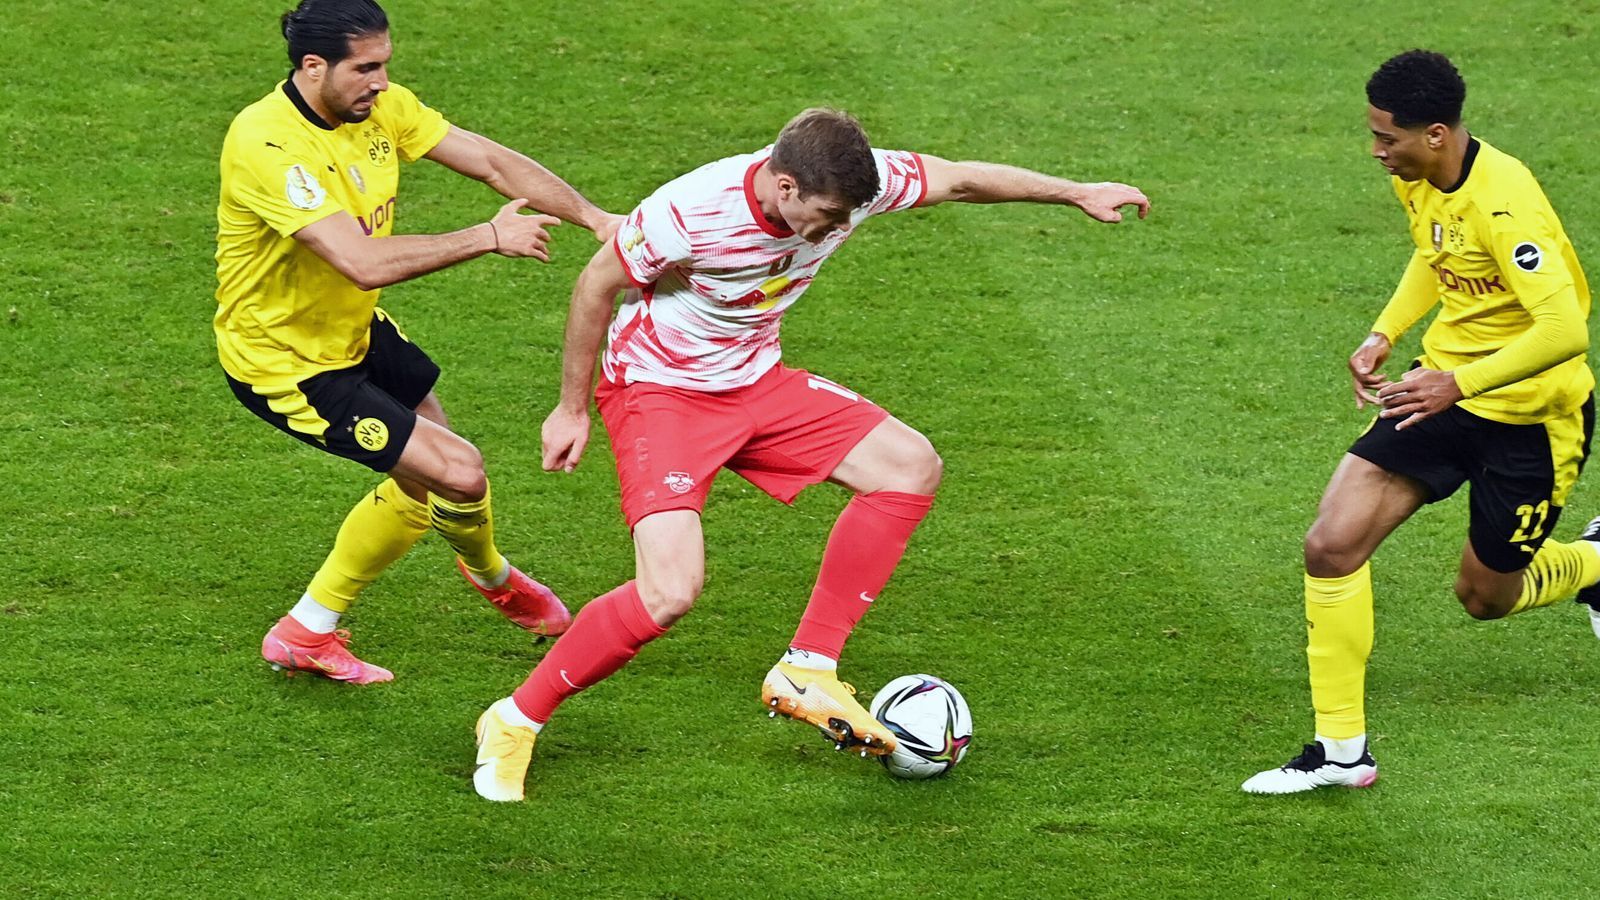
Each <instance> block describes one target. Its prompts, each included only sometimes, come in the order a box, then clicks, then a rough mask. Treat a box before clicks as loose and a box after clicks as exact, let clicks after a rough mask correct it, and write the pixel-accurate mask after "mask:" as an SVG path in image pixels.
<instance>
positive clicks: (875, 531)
mask: <svg viewBox="0 0 1600 900" xmlns="http://www.w3.org/2000/svg"><path fill="white" fill-rule="evenodd" d="M932 506H933V497H932V495H928V494H905V493H901V492H899V491H873V492H872V493H870V494H857V495H856V496H854V497H852V498H851V499H850V503H849V504H848V505H846V506H845V508H844V512H842V513H840V514H839V521H837V522H835V523H834V526H833V533H832V534H830V535H828V549H827V550H826V551H825V552H824V553H823V555H822V570H821V571H820V572H818V573H817V586H816V587H815V588H813V589H812V591H811V602H810V603H808V604H806V611H805V614H804V615H803V616H801V617H800V627H799V629H798V630H797V631H795V633H794V641H792V642H791V645H792V646H793V647H795V648H796V649H798V650H807V651H810V652H812V653H820V654H822V655H823V656H826V657H829V658H830V659H838V658H839V652H840V651H841V650H843V649H844V642H845V640H846V639H847V638H849V637H850V632H851V630H852V629H854V628H855V627H856V623H857V622H859V621H861V617H862V616H864V615H866V612H867V607H868V606H870V605H871V604H872V601H873V600H876V599H877V598H878V592H879V591H881V590H883V587H884V585H886V584H888V583H889V576H890V575H893V574H894V568H895V566H897V565H899V564H900V557H901V556H904V555H905V552H906V541H908V540H910V538H911V532H913V531H915V530H917V525H919V524H921V522H922V519H923V517H925V516H927V514H928V510H929V508H931V507H932Z"/></svg>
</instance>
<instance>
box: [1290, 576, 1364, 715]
mask: <svg viewBox="0 0 1600 900" xmlns="http://www.w3.org/2000/svg"><path fill="white" fill-rule="evenodd" d="M1306 635H1307V639H1306V661H1307V663H1308V664H1309V665H1310V668H1311V703H1312V705H1313V706H1315V707H1316V710H1317V734H1319V735H1322V736H1324V737H1329V738H1335V739H1349V738H1353V737H1356V736H1358V735H1361V734H1365V733H1366V730H1367V720H1366V709H1365V706H1364V697H1363V691H1364V690H1365V687H1366V679H1367V657H1368V656H1370V655H1371V654H1372V567H1371V566H1370V565H1368V564H1363V565H1362V566H1361V568H1359V569H1357V570H1356V571H1354V572H1351V573H1350V574H1349V575H1346V576H1344V577H1342V578H1316V577H1314V576H1312V575H1306Z"/></svg>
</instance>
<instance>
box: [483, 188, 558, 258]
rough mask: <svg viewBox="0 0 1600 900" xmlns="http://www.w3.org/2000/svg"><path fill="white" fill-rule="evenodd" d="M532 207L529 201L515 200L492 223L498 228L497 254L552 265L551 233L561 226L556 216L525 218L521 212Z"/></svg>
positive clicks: (496, 236) (496, 233) (496, 234)
mask: <svg viewBox="0 0 1600 900" xmlns="http://www.w3.org/2000/svg"><path fill="white" fill-rule="evenodd" d="M527 205H528V201H527V200H512V201H511V202H510V203H507V204H506V205H505V206H502V207H500V211H499V212H497V213H495V214H494V218H493V219H490V220H489V223H490V224H491V225H493V226H494V235H495V248H494V252H496V253H498V254H500V255H501V256H531V257H533V258H534V259H537V260H539V261H540V262H549V261H550V250H549V244H550V232H548V231H546V230H545V229H547V228H552V227H554V226H556V225H560V224H561V220H560V219H558V218H556V217H555V216H545V215H539V214H534V215H531V216H525V215H523V214H522V213H521V212H519V210H521V209H522V208H523V207H524V206H527Z"/></svg>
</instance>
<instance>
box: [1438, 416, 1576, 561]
mask: <svg viewBox="0 0 1600 900" xmlns="http://www.w3.org/2000/svg"><path fill="white" fill-rule="evenodd" d="M1592 421H1593V419H1592V415H1587V414H1586V413H1585V412H1584V411H1583V410H1574V411H1573V413H1572V414H1570V415H1568V416H1564V417H1558V418H1555V419H1551V420H1549V421H1547V422H1542V423H1539V424H1534V425H1513V424H1508V423H1503V422H1492V421H1489V420H1486V419H1485V420H1480V423H1481V424H1480V426H1479V427H1478V429H1477V430H1476V432H1475V434H1474V439H1473V444H1472V446H1473V451H1474V453H1475V455H1476V457H1477V459H1478V464H1477V465H1476V466H1475V467H1474V472H1473V475H1472V479H1471V492H1472V494H1471V501H1470V506H1471V522H1470V524H1469V525H1468V529H1467V534H1468V540H1469V541H1470V543H1471V546H1472V550H1473V553H1474V554H1475V556H1476V558H1477V559H1478V560H1480V561H1481V562H1482V563H1483V564H1484V565H1485V566H1487V567H1488V568H1489V569H1491V570H1493V571H1496V572H1502V573H1512V572H1520V571H1521V570H1522V569H1523V568H1525V567H1526V566H1527V565H1528V564H1529V563H1531V562H1532V561H1533V557H1534V554H1536V553H1537V552H1538V551H1539V548H1540V547H1541V546H1543V544H1544V542H1545V540H1547V539H1548V538H1549V537H1550V535H1551V533H1553V532H1554V531H1555V527H1556V523H1557V522H1558V521H1559V520H1560V518H1561V510H1562V507H1563V505H1564V504H1565V503H1566V498H1567V495H1568V494H1569V493H1570V491H1571V489H1572V485H1573V484H1574V483H1575V482H1576V481H1577V475H1578V469H1579V468H1580V467H1581V466H1582V461H1583V456H1584V455H1585V454H1586V453H1587V449H1588V431H1589V430H1591V429H1592ZM1586 422H1587V423H1588V424H1586Z"/></svg>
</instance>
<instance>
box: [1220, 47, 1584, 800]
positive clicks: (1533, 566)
mask: <svg viewBox="0 0 1600 900" xmlns="http://www.w3.org/2000/svg"><path fill="white" fill-rule="evenodd" d="M1465 99H1466V85H1465V83H1464V82H1463V81H1462V80H1461V76H1460V74H1459V73H1458V72H1457V71H1456V69H1455V66H1453V65H1451V63H1450V61H1449V60H1448V59H1446V58H1445V57H1444V56H1441V55H1439V54H1437V53H1430V52H1427V51H1423V50H1412V51H1409V52H1407V53H1402V54H1400V55H1399V56H1396V57H1394V58H1392V59H1390V60H1388V61H1387V62H1385V63H1384V64H1383V65H1382V66H1381V67H1379V69H1378V71H1377V72H1376V73H1375V74H1374V75H1373V76H1372V78H1371V80H1369V81H1368V82H1367V100H1368V103H1369V106H1368V109H1367V121H1368V124H1369V127H1370V128H1371V131H1372V135H1373V145H1372V155H1373V156H1374V157H1375V158H1376V159H1377V160H1378V162H1379V163H1381V164H1382V165H1383V167H1384V168H1385V169H1387V170H1388V171H1389V174H1390V175H1392V176H1393V183H1394V189H1395V193H1396V194H1398V195H1399V198H1400V204H1401V205H1402V206H1403V207H1404V208H1405V211H1406V215H1407V217H1408V218H1409V220H1410V226H1411V239H1412V241H1413V242H1414V243H1415V245H1416V251H1415V252H1414V253H1413V254H1412V255H1411V262H1410V264H1409V265H1407V266H1406V270H1405V274H1404V275H1403V276H1402V277H1401V279H1400V285H1399V287H1398V288H1397V289H1396V290H1395V293H1394V296H1393V298H1392V299H1390V301H1389V303H1388V305H1387V306H1386V307H1384V310H1383V313H1382V314H1381V315H1380V316H1379V317H1378V320H1377V322H1376V323H1374V324H1373V326H1372V333H1371V334H1370V335H1369V336H1368V337H1367V339H1366V340H1365V341H1364V342H1363V343H1362V344H1361V346H1360V347H1359V348H1357V349H1356V352H1355V353H1354V354H1353V355H1352V356H1351V357H1350V371H1351V374H1352V376H1353V379H1354V388H1355V396H1356V406H1357V408H1361V407H1362V406H1364V405H1366V404H1376V405H1377V406H1379V407H1381V412H1379V413H1378V418H1377V420H1376V421H1375V422H1374V423H1373V424H1372V426H1371V427H1370V428H1369V429H1368V430H1367V432H1366V433H1365V434H1363V435H1362V436H1361V437H1360V438H1359V439H1357V440H1356V442H1355V444H1354V445H1353V446H1352V447H1351V448H1350V452H1349V453H1348V454H1347V455H1346V456H1345V457H1344V460H1343V461H1342V462H1340V464H1339V466H1338V468H1337V469H1336V470H1335V471H1334V473H1333V478H1332V480H1331V481H1330V482H1329V484H1328V488H1327V491H1326V493H1324V494H1323V496H1322V503H1321V505H1320V507H1319V508H1318V510H1317V519H1316V522H1315V523H1314V524H1313V525H1312V526H1311V530H1310V531H1309V532H1308V533H1307V535H1306V540H1305V565H1306V576H1305V596H1306V619H1307V628H1308V634H1309V640H1308V642H1307V646H1306V656H1307V658H1308V660H1309V662H1310V669H1311V699H1312V704H1313V706H1315V708H1316V740H1315V741H1314V742H1313V743H1310V744H1307V745H1306V746H1305V748H1304V750H1303V751H1302V752H1301V753H1300V755H1299V756H1296V757H1295V758H1294V759H1292V760H1290V761H1289V762H1288V763H1287V764H1285V765H1283V766H1281V767H1279V768H1276V769H1268V770H1267V771H1265V772H1261V773H1259V774H1257V775H1255V776H1254V777H1252V778H1250V779H1249V780H1248V781H1246V782H1245V783H1244V790H1246V791H1250V792H1252V793H1260V794H1288V793H1296V792H1299V791H1308V790H1312V789H1314V788H1318V787H1323V786H1326V785H1339V786H1345V787H1366V786H1367V785H1369V784H1372V782H1373V781H1375V780H1376V779H1377V777H1378V767H1377V763H1376V762H1375V761H1374V760H1373V758H1372V754H1371V752H1370V751H1369V750H1368V748H1367V740H1366V730H1367V729H1366V721H1365V712H1364V708H1363V683H1364V681H1365V674H1366V663H1367V657H1368V655H1369V654H1370V653H1371V650H1372V579H1371V574H1370V568H1369V566H1368V560H1369V559H1370V558H1371V556H1372V554H1373V552H1374V551H1375V550H1376V549H1377V547H1378V545H1379V544H1380V543H1382V542H1383V539H1384V538H1385V537H1387V536H1388V535H1389V533H1390V532H1392V531H1393V530H1394V529H1395V528H1396V527H1398V526H1399V525H1400V523H1401V522H1404V521H1405V520H1406V519H1407V518H1409V517H1410V516H1411V514H1412V513H1414V512H1416V511H1417V509H1418V508H1419V507H1421V506H1422V505H1423V504H1425V503H1433V502H1435V501H1438V500H1442V499H1444V498H1445V497H1448V496H1450V495H1451V494H1452V493H1454V492H1455V491H1456V489H1457V488H1459V487H1460V486H1461V485H1462V484H1463V483H1465V484H1469V485H1470V486H1471V488H1470V501H1469V502H1470V524H1469V525H1468V534H1467V542H1466V544H1465V546H1464V547H1463V548H1462V552H1461V566H1460V569H1459V571H1458V573H1457V575H1456V582H1455V591H1456V596H1457V597H1458V598H1459V599H1460V601H1461V605H1462V606H1463V607H1465V609H1466V611H1467V612H1468V613H1469V614H1470V615H1472V616H1473V617H1474V618H1478V619H1497V618H1500V617H1502V616H1507V615H1511V614H1514V613H1520V612H1524V611H1526V610H1529V609H1534V608H1537V607H1541V606H1547V605H1549V604H1551V603H1554V602H1556V601H1558V600H1561V599H1564V598H1566V597H1570V596H1572V595H1573V593H1574V592H1578V593H1579V600H1581V601H1583V602H1586V603H1591V606H1592V605H1593V603H1594V602H1600V598H1596V597H1593V596H1591V595H1592V594H1595V593H1600V591H1596V590H1595V589H1593V587H1592V586H1593V585H1595V584H1596V582H1597V581H1600V547H1597V544H1596V541H1600V519H1596V520H1595V521H1594V522H1591V523H1590V524H1589V526H1588V528H1587V529H1586V530H1585V531H1584V533H1583V534H1582V535H1581V536H1580V538H1579V539H1578V540H1576V541H1573V542H1572V543H1557V542H1555V541H1551V540H1549V536H1550V534H1551V532H1553V531H1554V529H1555V526H1556V521H1557V519H1558V518H1559V517H1560V515H1561V510H1562V506H1563V505H1564V504H1565V503H1566V499H1567V495H1568V493H1569V492H1570V491H1571V489H1572V486H1573V483H1574V482H1575V481H1576V480H1577V477H1578V472H1579V470H1580V469H1581V468H1582V467H1583V462H1584V459H1585V458H1586V457H1587V456H1588V453H1589V441H1590V436H1591V434H1592V432H1593V430H1594V398H1593V390H1594V376H1593V375H1592V374H1591V373H1590V371H1589V365H1588V361H1587V359H1586V356H1585V354H1586V351H1587V349H1588V346H1589V332H1588V325H1587V319H1588V316H1589V286H1588V284H1587V283H1586V282H1585V281H1584V277H1583V270H1582V269H1581V268H1580V267H1579V266H1578V259H1577V256H1576V255H1575V254H1574V253H1573V250H1572V244H1571V242H1570V241H1568V240H1567V236H1566V233H1565V232H1564V231H1563V230H1562V227H1561V221H1560V219H1559V218H1557V217H1556V213H1555V210H1554V209H1552V208H1551V207H1550V201H1548V200H1547V199H1545V196H1544V192H1543V191H1542V190H1541V189H1540V188H1539V183H1538V181H1536V180H1535V179H1534V177H1533V175H1532V174H1530V173H1529V171H1528V170H1527V168H1526V167H1524V166H1523V165H1522V163H1520V162H1518V161H1517V160H1515V159H1513V158H1512V157H1510V156H1507V155H1506V154H1504V153H1502V152H1500V151H1499V150H1496V149H1495V148H1493V147H1491V146H1489V144H1488V143H1486V142H1484V141H1483V140H1481V139H1479V138H1477V137H1474V136H1473V135H1472V134H1470V133H1468V131H1467V130H1466V128H1465V127H1463V126H1462V124H1461V106H1462V103H1463V101H1464V100H1465ZM1435 306H1438V307H1439V312H1438V314H1437V315H1436V316H1435V317H1434V320H1433V324H1432V325H1430V326H1429V328H1428V331H1427V333H1426V334H1425V335H1424V336H1423V339H1422V348H1423V352H1422V356H1421V357H1420V358H1418V359H1417V360H1416V362H1415V363H1413V365H1412V367H1411V368H1410V369H1409V370H1408V371H1406V373H1405V374H1404V375H1403V376H1402V377H1401V379H1400V380H1399V381H1390V380H1389V379H1388V378H1386V377H1385V376H1384V374H1383V373H1382V371H1381V369H1382V366H1383V364H1384V362H1385V361H1386V360H1387V359H1388V357H1389V353H1390V350H1391V348H1392V347H1393V345H1394V342H1395V341H1396V340H1398V339H1399V337H1400V336H1401V335H1402V334H1404V333H1405V332H1406V330H1407V329H1409V328H1410V327H1411V326H1412V325H1414V324H1416V323H1417V322H1418V321H1419V320H1421V319H1422V317H1423V316H1424V315H1426V314H1427V313H1428V312H1429V311H1430V310H1432V309H1433V308H1434V307H1435ZM1586 588H1589V589H1590V590H1587V591H1586V590H1584V589H1586Z"/></svg>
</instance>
